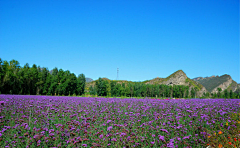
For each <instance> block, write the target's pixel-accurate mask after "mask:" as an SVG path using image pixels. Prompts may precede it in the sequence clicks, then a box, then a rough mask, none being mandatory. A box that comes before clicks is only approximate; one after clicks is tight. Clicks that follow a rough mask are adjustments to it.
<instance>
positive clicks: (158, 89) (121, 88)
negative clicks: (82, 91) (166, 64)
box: [88, 78, 239, 98]
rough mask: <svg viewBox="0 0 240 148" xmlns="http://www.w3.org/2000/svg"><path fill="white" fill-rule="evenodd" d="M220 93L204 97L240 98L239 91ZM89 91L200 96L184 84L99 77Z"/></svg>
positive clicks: (103, 93)
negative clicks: (124, 80)
mask: <svg viewBox="0 0 240 148" xmlns="http://www.w3.org/2000/svg"><path fill="white" fill-rule="evenodd" d="M221 91H222V90H221V88H219V89H218V93H214V94H210V93H209V92H207V93H203V95H202V98H209V97H212V98H239V93H233V92H232V90H231V91H230V92H228V91H227V90H224V92H221ZM88 93H89V94H90V95H97V96H109V97H110V96H111V97H121V96H126V97H174V98H196V97H198V96H197V94H198V89H197V88H189V86H184V85H173V86H171V85H163V84H161V85H159V84H144V83H141V82H121V81H114V80H108V79H103V78H99V79H98V80H97V81H96V82H95V85H91V86H90V88H89V91H88Z"/></svg>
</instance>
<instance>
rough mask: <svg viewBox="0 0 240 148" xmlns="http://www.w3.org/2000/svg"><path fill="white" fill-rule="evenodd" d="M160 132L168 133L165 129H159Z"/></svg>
mask: <svg viewBox="0 0 240 148" xmlns="http://www.w3.org/2000/svg"><path fill="white" fill-rule="evenodd" d="M160 130H161V131H163V132H166V133H168V131H167V130H166V129H160Z"/></svg>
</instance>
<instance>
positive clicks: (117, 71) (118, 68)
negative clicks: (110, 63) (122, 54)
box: [117, 68, 119, 80]
mask: <svg viewBox="0 0 240 148" xmlns="http://www.w3.org/2000/svg"><path fill="white" fill-rule="evenodd" d="M118 73H119V68H117V80H118Z"/></svg>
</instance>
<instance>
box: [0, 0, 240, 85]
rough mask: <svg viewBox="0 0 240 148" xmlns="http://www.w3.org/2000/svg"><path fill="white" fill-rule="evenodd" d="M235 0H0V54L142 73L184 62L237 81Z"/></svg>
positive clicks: (95, 73) (155, 73)
mask: <svg viewBox="0 0 240 148" xmlns="http://www.w3.org/2000/svg"><path fill="white" fill-rule="evenodd" d="M239 55H240V53H239V1H238V0H230V1H227V0H191V1H189V0H180V1H179V0H174V1H173V0H146V1H141V0H131V1H129V0H120V1H109V0H106V1H100V0H99V1H92V0H87V1H83V0H74V1H71V0H65V1H61V0H54V1H52V0H46V1H45V0H34V1H32V0H29V1H27V0H26V1H19V0H17V1H14V0H11V1H9V0H1V1H0V57H1V58H2V59H3V60H7V61H10V60H12V59H15V60H18V61H19V62H20V65H21V66H24V65H25V64H26V63H29V64H30V66H32V65H33V64H36V65H39V66H41V67H47V68H48V69H49V70H51V69H53V68H54V67H57V68H62V69H64V70H70V71H71V72H73V73H75V74H76V75H78V74H80V73H84V74H85V76H86V77H90V78H92V79H98V78H99V77H107V78H109V79H116V78H117V68H119V79H121V80H132V81H143V80H148V79H152V78H155V77H167V76H168V75H170V74H172V73H173V72H175V71H177V70H179V69H182V70H183V71H184V72H185V73H186V74H187V76H188V77H190V78H194V77H198V76H202V77H205V76H212V75H223V74H229V75H231V76H232V78H233V80H235V81H237V82H238V83H239V82H240V75H239V73H240V69H239V66H240V65H239Z"/></svg>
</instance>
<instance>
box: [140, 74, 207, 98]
mask: <svg viewBox="0 0 240 148" xmlns="http://www.w3.org/2000/svg"><path fill="white" fill-rule="evenodd" d="M144 83H146V84H165V85H172V86H173V85H185V86H189V88H190V89H189V90H191V89H194V88H196V89H198V94H197V95H198V96H202V94H203V93H204V92H205V93H206V92H207V90H206V88H205V87H204V86H203V85H202V84H199V83H197V82H195V81H193V80H191V79H190V78H188V77H187V75H186V74H185V73H184V72H183V71H182V70H178V71H176V72H174V73H173V74H171V75H170V76H168V77H167V78H155V79H152V80H148V81H144Z"/></svg>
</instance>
